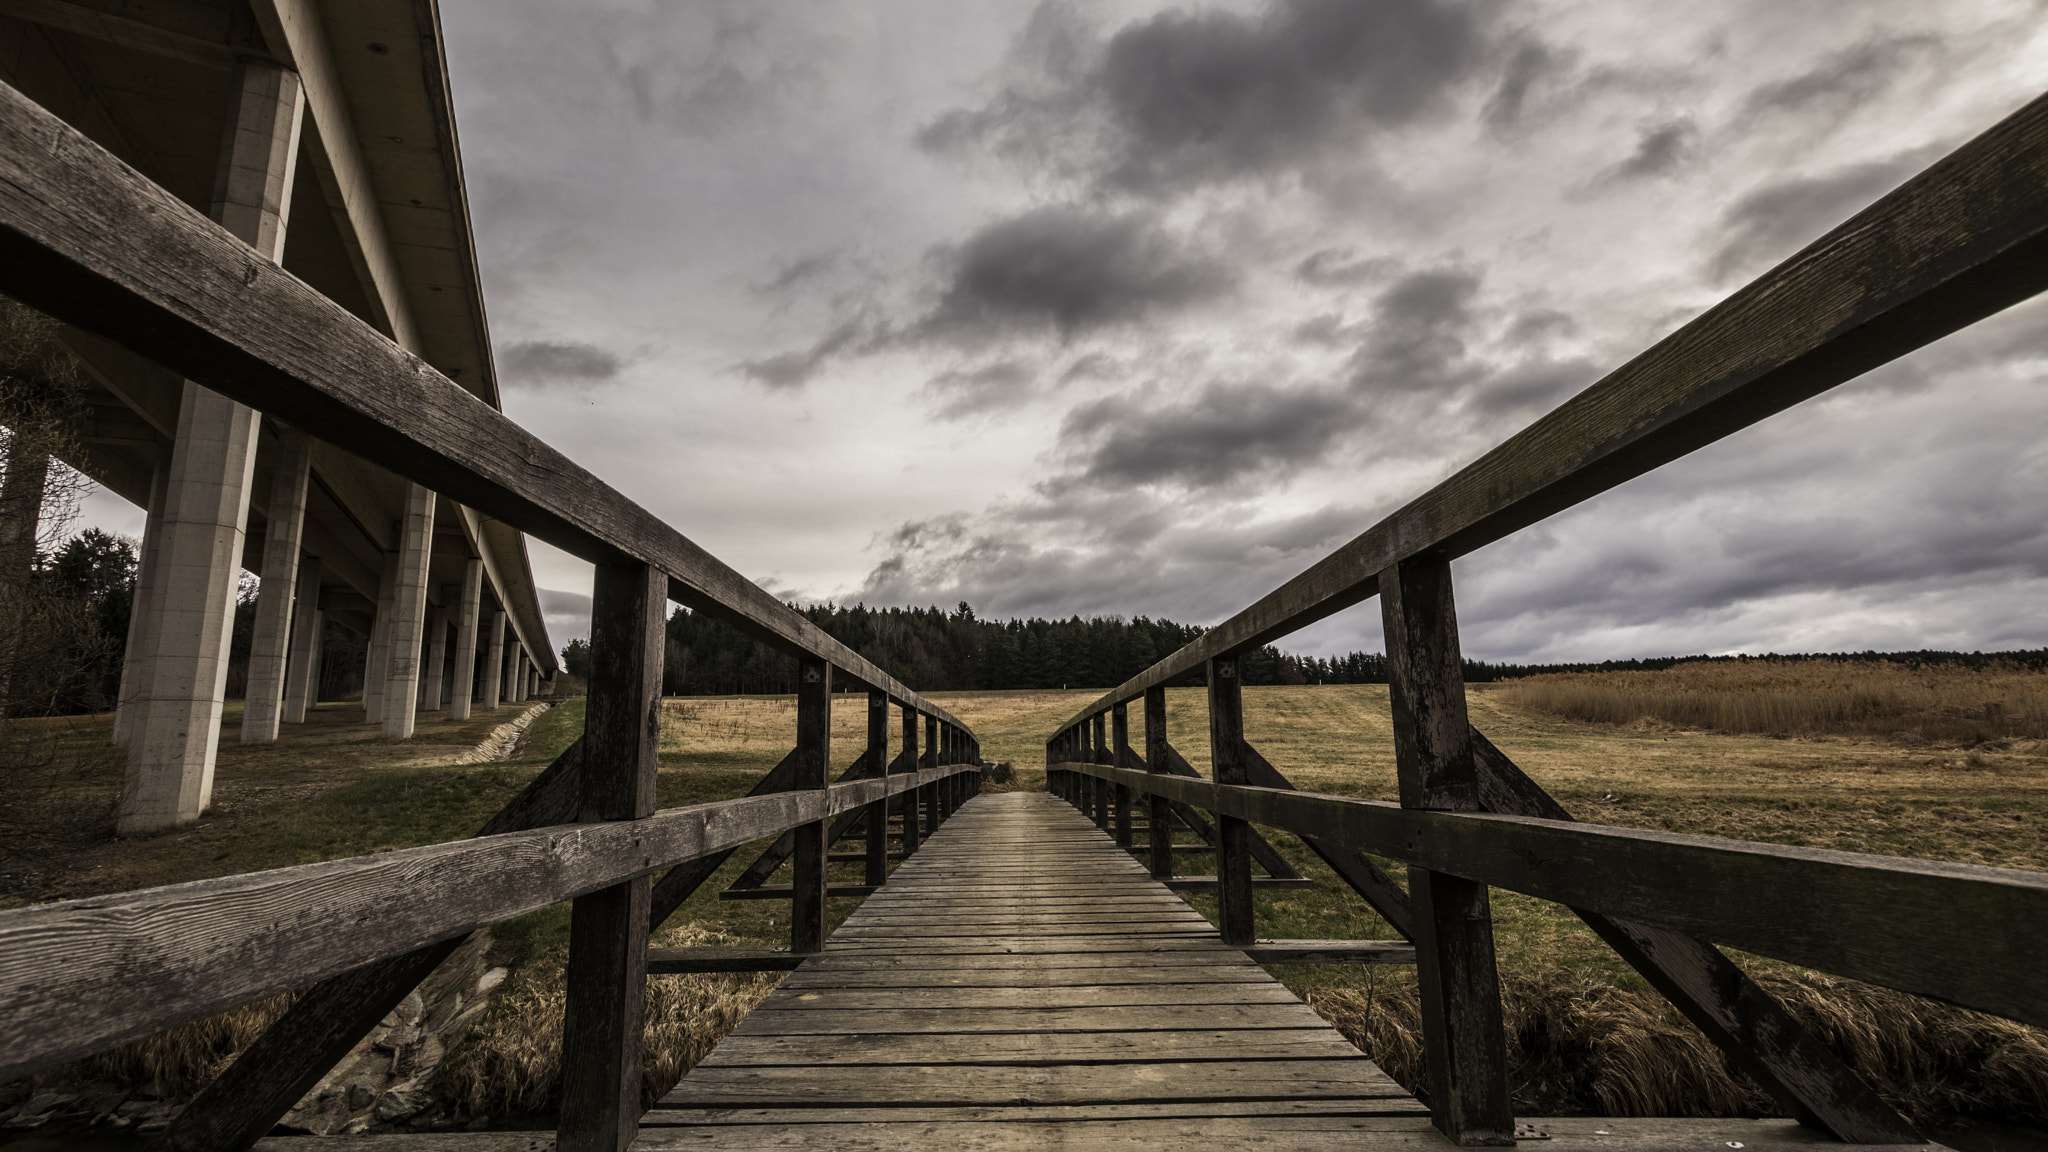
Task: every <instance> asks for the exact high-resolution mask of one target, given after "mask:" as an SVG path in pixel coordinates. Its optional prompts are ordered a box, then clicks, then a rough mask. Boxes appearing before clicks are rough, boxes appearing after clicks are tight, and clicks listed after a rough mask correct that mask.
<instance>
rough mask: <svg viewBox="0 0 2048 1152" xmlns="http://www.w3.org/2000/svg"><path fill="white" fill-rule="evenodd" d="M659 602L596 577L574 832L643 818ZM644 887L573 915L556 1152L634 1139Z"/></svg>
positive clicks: (652, 594)
mask: <svg viewBox="0 0 2048 1152" xmlns="http://www.w3.org/2000/svg"><path fill="white" fill-rule="evenodd" d="M667 595H668V577H667V576H666V575H664V574H663V573H662V572H661V571H660V570H658V569H656V568H653V567H651V566H649V565H646V564H630V563H629V564H600V565H598V566H597V573H596V577H595V580H594V583H593V587H592V593H591V610H590V698H589V702H588V704H587V705H586V710H585V713H584V729H583V765H582V772H581V774H580V779H579V782H578V785H577V819H578V822H579V823H594V822H597V821H605V820H636V819H643V818H645V817H648V816H652V815H653V814H654V781H655V771H656V756H657V754H658V752H659V751H660V745H661V658H662V639H663V609H664V608H665V607H666V606H667ZM649 885H650V880H649V878H648V877H645V876H642V877H639V878H637V879H634V880H628V881H626V882H625V883H623V884H615V885H613V886H611V887H609V888H604V889H600V890H599V891H596V892H593V893H591V894H590V895H588V896H579V897H577V898H576V900H575V902H574V904H573V905H572V912H571V918H570V924H569V972H568V989H567V1004H566V1008H565V1017H564V1020H563V1024H562V1111H561V1117H560V1122H559V1128H558V1132H557V1142H558V1145H559V1147H561V1148H562V1149H563V1150H564V1152H623V1150H624V1149H625V1147H626V1146H627V1145H628V1144H631V1143H632V1142H633V1138H634V1137H635V1136H636V1135H637V1134H638V1133H639V1130H640V1040H641V1031H642V1028H643V1017H644V1013H645V1004H646V995H647V912H648V902H649V897H648V890H649Z"/></svg>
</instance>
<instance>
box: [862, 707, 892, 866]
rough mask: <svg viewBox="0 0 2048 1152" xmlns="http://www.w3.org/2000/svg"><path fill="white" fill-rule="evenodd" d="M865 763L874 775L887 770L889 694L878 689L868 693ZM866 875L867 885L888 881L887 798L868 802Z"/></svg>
mask: <svg viewBox="0 0 2048 1152" xmlns="http://www.w3.org/2000/svg"><path fill="white" fill-rule="evenodd" d="M868 763H869V765H870V766H872V767H873V768H874V769H875V774H876V775H878V776H884V775H887V774H888V771H889V697H888V696H886V695H884V694H882V693H880V692H869V693H868ZM867 822H868V843H867V852H868V858H867V875H866V876H865V877H863V879H865V880H866V881H867V882H868V883H870V884H886V883H888V882H889V801H888V800H887V799H882V800H877V801H875V802H874V803H873V804H870V805H868V814H867Z"/></svg>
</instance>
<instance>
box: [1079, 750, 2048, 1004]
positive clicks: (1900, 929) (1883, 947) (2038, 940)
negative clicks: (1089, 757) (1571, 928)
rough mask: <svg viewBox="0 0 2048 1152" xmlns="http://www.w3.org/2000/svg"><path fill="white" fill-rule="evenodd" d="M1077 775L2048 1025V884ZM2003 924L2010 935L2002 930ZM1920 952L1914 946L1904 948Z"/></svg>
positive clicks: (1675, 836) (1776, 847) (1728, 844)
mask: <svg viewBox="0 0 2048 1152" xmlns="http://www.w3.org/2000/svg"><path fill="white" fill-rule="evenodd" d="M1052 768H1053V770H1054V771H1057V772H1072V773H1075V774H1077V775H1082V776H1089V777H1093V778H1096V779H1099V780H1105V781H1108V782H1109V783H1111V784H1115V785H1121V786H1123V787H1126V788H1129V789H1130V790H1131V791H1133V792H1138V793H1143V794H1145V795H1156V796H1162V797H1165V798H1166V799H1168V800H1170V801H1174V802H1176V803H1181V804H1187V805H1189V806H1191V807H1195V808H1200V809H1204V810H1206V811H1209V812H1213V813H1216V814H1219V815H1224V816H1231V817H1235V818H1237V819H1241V820H1246V821H1250V822H1252V823H1255V824H1259V825H1262V826H1264V827H1268V828H1278V829H1280V830H1282V831H1286V832H1292V833H1295V834H1297V835H1300V836H1312V837H1315V838H1316V839H1318V840H1322V841H1324V842H1326V843H1332V844H1339V845H1343V846H1344V847H1347V848H1351V849H1355V850H1357V851H1361V852H1369V853H1372V854H1373V855H1375V856H1381V857H1385V858H1387V859H1390V860H1396V861H1399V862H1401V863H1403V864H1412V865H1415V866H1418V867H1422V868H1427V869H1429V870H1431V871H1433V872H1442V873H1448V874H1450V875H1453V876H1462V877H1464V878H1465V879H1468V880H1472V881H1476V882H1478V883H1481V884H1487V885H1491V886H1493V887H1495V888H1505V889H1507V890H1509V891H1512V892H1521V893H1523V894H1525V895H1529V896H1535V897H1538V898H1541V899H1544V900H1551V901H1555V902H1557V903H1560V904H1564V905H1567V906H1569V907H1572V908H1574V909H1586V910H1589V911H1595V912H1602V913H1606V914H1608V915H1611V916H1621V917H1626V918H1628V919H1630V920H1634V921H1638V922H1641V923H1645V924H1652V925H1656V926H1658V927H1663V928H1669V929H1673V930H1675V931H1679V932H1685V933H1689V934H1691V935H1695V936H1700V937H1704V938H1706V939H1708V940H1712V941H1714V942H1716V943H1719V944H1726V945H1728V946H1730V947H1734V948H1740V949H1742V950H1743V951H1745V952H1751V953H1754V954H1756V955H1759V956H1768V957H1771V958H1772V959H1775V960H1783V961H1786V962H1788V963H1792V964H1800V965H1804V966H1806V967H1809V968H1814V969H1817V970H1819V971H1823V972H1831V973H1834V974H1835V975H1838V976H1847V977H1849V978H1851V979H1856V980H1863V981H1866V982H1868V983H1872V984H1882V985H1884V986H1886V987H1888V988H1896V989H1899V990H1900V991H1904V992H1914V993H1918V994H1920V995H1923V996H1931V997H1934V998H1936V999H1940V1000H1945V1001H1948V1002H1949V1003H1952V1004H1957V1005H1960V1006H1962V1007H1965V1008H1974V1009H1976V1010H1978V1011H1982V1012H1990V1013H1994V1014H1996V1015H2000V1016H2005V1017H2009V1018H2011V1019H2014V1020H2019V1021H2023V1022H2025V1023H2029V1024H2035V1025H2039V1026H2042V1027H2048V981H2044V980H2041V979H2040V978H2039V973H2040V964H2041V961H2040V958H2041V956H2043V955H2048V873H2042V872H2028V871H2022V870H2020V869H2015V868H1991V867H1985V866H1983V865H1976V864H1954V863H1948V862H1945V861H1935V860H1914V859H1908V858H1904V857H1896V856H1873V855H1868V854H1865V853H1859V852H1839V851H1834V850H1832V849H1826V848H1800V847H1793V846H1790V845H1783V844H1762V843H1756V842H1753V841H1747V840H1730V839H1726V838H1723V837H1718V836H1696V835H1688V834H1685V833H1679V832H1659V831H1653V830H1647V829H1641V828H1621V827H1615V826H1612V825H1605V824H1586V823H1579V822H1576V821H1570V820H1545V819H1538V818H1534V817H1526V816H1502V815H1496V814H1493V813H1483V812H1434V811H1425V810H1418V809H1412V808H1403V807H1401V806H1400V805H1399V804H1394V803H1390V802H1387V801H1381V800H1360V799H1355V798H1352V797H1348V796H1331V795H1326V794H1322V793H1315V792H1295V791H1286V790H1282V789H1277V788H1259V787H1253V786H1248V785H1229V784H1217V783H1215V782H1214V781H1211V780H1202V779H1189V778H1187V777H1183V776H1170V775H1163V774H1158V773H1151V772H1146V771H1144V770H1142V769H1130V768H1116V767H1113V766H1111V765H1107V764H1087V763H1080V762H1062V763H1058V764H1054V765H1052ZM1987 925H1998V926H1999V930H1998V931H1997V932H1996V933H1987V932H1986V931H1985V927H1986V926H1987ZM1903 941H1910V942H1911V945H1910V947H1901V942H1903Z"/></svg>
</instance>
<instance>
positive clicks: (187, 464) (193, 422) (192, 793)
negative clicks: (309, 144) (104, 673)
mask: <svg viewBox="0 0 2048 1152" xmlns="http://www.w3.org/2000/svg"><path fill="white" fill-rule="evenodd" d="M305 103H306V102H305V93H304V91H303V89H301V87H300V86H299V77H298V74H297V73H295V72H291V71H288V70H286V69H283V68H279V67H278V66H277V65H275V64H271V63H268V62H264V61H257V60H251V59H244V60H243V61H242V62H241V63H239V64H238V65H236V67H235V73H234V79H233V81H232V82H231V95H230V103H229V113H228V122H227V123H226V124H225V125H224V126H223V132H222V146H221V159H220V166H219V168H218V170H217V172H216V175H215V179H214V194H213V218H214V220H216V221H218V222H219V223H220V224H222V225H223V226H225V227H226V228H227V230H228V231H229V232H231V233H233V234H234V235H235V236H237V237H239V238H240V239H242V240H243V241H245V242H247V243H248V244H249V245H250V247H252V248H254V249H255V250H256V252H257V253H258V254H259V255H260V256H262V257H263V258H264V259H266V260H275V259H277V258H278V255H279V254H280V253H282V252H283V251H284V238H285V225H286V220H287V217H286V213H287V212H288V211H289V209H290V205H291V195H292V176H293V173H294V171H295V169H296V167H297V165H296V164H295V163H294V161H295V160H296V159H297V157H298V150H299V130H300V128H301V126H302V125H303V123H304V112H305ZM260 424H261V421H260V419H259V417H258V416H257V415H256V413H255V412H253V411H251V410H250V409H248V408H246V407H243V406H242V405H240V404H236V403H235V402H233V401H232V400H229V399H227V398H226V397H224V396H221V395H219V394H218V393H215V392H212V391H210V390H208V389H205V388H201V387H200V386H199V385H197V384H194V383H192V382H191V381H189V380H188V381H186V382H185V392H184V396H183V398H182V402H181V404H180V405H179V411H178V435H177V438H176V440H175V441H174V443H173V445H172V448H171V466H170V478H169V485H168V491H167V492H166V494H165V499H164V515H163V521H164V523H163V526H162V528H161V529H160V532H161V535H162V537H163V539H162V542H161V543H160V544H159V546H158V549H157V563H156V571H155V572H154V573H153V574H152V576H153V579H152V580H151V581H150V583H151V584H152V585H153V587H152V589H151V592H152V594H151V597H150V602H149V606H148V608H147V609H146V617H145V626H144V630H143V634H142V636H141V637H139V639H138V642H137V651H136V658H137V659H138V660H142V661H146V662H147V663H148V664H149V669H148V673H147V675H148V688H147V695H146V696H142V697H138V705H137V711H136V723H135V724H134V725H133V726H132V727H131V729H130V731H129V740H128V772H127V778H126V780H125V781H124V783H123V786H122V790H121V807H120V815H119V820H118V823H117V827H118V828H119V830H120V832H121V834H123V835H134V834H137V833H144V832H155V831H158V830H161V829H164V828H170V827H174V826H176V825H178V824H185V823H189V822H191V821H193V820H196V819H198V818H199V814H200V813H201V812H203V811H205V809H206V805H207V802H208V801H209V800H211V799H212V797H213V764H214V749H215V744H216V742H217V741H218V739H219V737H220V705H221V696H222V693H223V690H224V689H225V687H226V682H227V663H228V640H229V635H230V631H231V629H230V624H231V622H232V621H233V618H234V610H235V585H236V583H237V582H238V579H239V577H240V574H241V559H242V535H243V532H244V530H245V529H246V528H247V527H248V515H249V478H250V473H251V471H252V470H253V469H254V468H255V465H256V433H257V430H258V428H259V427H260ZM287 587H289V584H288V585H287Z"/></svg>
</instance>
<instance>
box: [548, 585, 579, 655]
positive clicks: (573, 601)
mask: <svg viewBox="0 0 2048 1152" xmlns="http://www.w3.org/2000/svg"><path fill="white" fill-rule="evenodd" d="M540 611H541V615H542V616H543V617H545V618H546V620H547V626H548V639H549V640H551V641H553V642H554V643H555V644H557V645H561V646H567V645H568V643H569V641H571V640H588V639H589V638H590V597H589V596H586V595H584V594H583V593H581V592H564V591H562V590H560V589H558V588H542V589H541V590H540Z"/></svg>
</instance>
